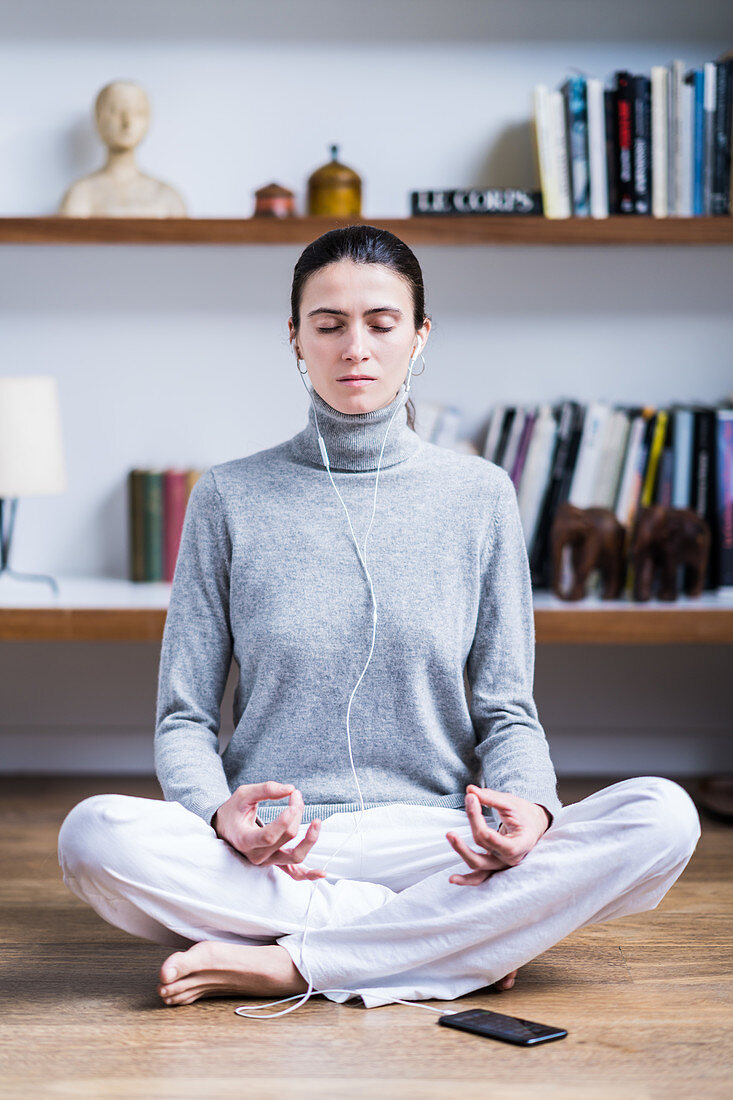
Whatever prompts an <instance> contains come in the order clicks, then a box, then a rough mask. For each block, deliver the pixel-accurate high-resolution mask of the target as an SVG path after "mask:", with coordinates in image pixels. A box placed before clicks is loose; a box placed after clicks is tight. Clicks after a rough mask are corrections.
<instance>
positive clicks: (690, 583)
mask: <svg viewBox="0 0 733 1100" xmlns="http://www.w3.org/2000/svg"><path fill="white" fill-rule="evenodd" d="M709 553H710V527H709V525H708V523H707V522H706V521H705V520H704V519H703V517H702V516H698V514H697V512H695V511H693V510H692V509H691V508H668V507H667V506H666V505H664V504H652V505H651V506H650V507H648V508H640V509H639V512H638V514H637V518H636V524H635V527H634V535H633V539H632V543H631V561H632V564H633V566H634V599H635V600H649V599H651V598H652V593H653V589H654V581H655V577H656V575H657V574H659V578H660V584H659V599H660V600H676V599H677V577H678V571H679V567H680V565H688V566H689V567H690V572H689V574H688V580H687V583H686V584H685V591H686V593H687V595H688V596H699V595H700V594H701V592H702V590H703V585H704V582H705V570H706V568H707V563H708V555H709Z"/></svg>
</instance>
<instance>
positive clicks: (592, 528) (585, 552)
mask: <svg viewBox="0 0 733 1100" xmlns="http://www.w3.org/2000/svg"><path fill="white" fill-rule="evenodd" d="M625 537H626V528H625V527H624V525H623V524H622V523H619V521H618V519H617V518H616V516H615V514H614V513H613V512H612V511H611V509H610V508H577V507H576V506H575V505H574V504H570V502H569V501H563V503H562V504H560V505H558V507H557V510H556V512H555V516H554V519H553V522H552V530H551V531H550V552H551V554H552V591H553V592H554V593H555V595H556V596H559V597H560V599H563V600H582V599H583V597H584V596H585V594H586V592H585V587H586V582H587V580H588V576H589V574H590V572H591V570H592V569H599V570H600V572H601V579H602V584H603V588H602V593H601V595H602V598H603V599H604V600H615V599H617V598H618V596H619V594H620V592H621V588H622V586H623V581H624V573H625V569H624V541H625ZM566 546H570V547H571V550H572V554H571V560H572V572H573V579H572V584H571V586H570V588H569V590H568V591H567V592H563V591H562V588H561V585H562V559H563V550H564V548H565V547H566Z"/></svg>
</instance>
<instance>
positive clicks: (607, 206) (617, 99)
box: [534, 57, 733, 218]
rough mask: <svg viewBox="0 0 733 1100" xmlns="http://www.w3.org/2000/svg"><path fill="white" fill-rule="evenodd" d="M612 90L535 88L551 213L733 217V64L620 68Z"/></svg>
mask: <svg viewBox="0 0 733 1100" xmlns="http://www.w3.org/2000/svg"><path fill="white" fill-rule="evenodd" d="M611 84H612V87H611V88H606V87H604V84H603V82H602V81H601V80H600V79H598V78H597V77H593V76H588V75H580V74H579V75H574V76H570V77H568V79H567V80H566V81H565V83H564V84H563V85H562V86H561V88H560V89H559V90H550V89H549V88H548V86H547V85H546V84H537V85H535V88H534V127H535V140H536V151H537V159H538V165H539V174H540V182H541V187H542V203H543V209H544V214H545V216H546V217H548V218H569V217H571V216H575V217H580V218H587V217H591V218H607V217H608V216H609V214H651V215H652V216H654V217H655V218H666V217H694V216H697V215H705V214H707V215H711V214H731V213H733V187H731V145H732V144H733V137H732V131H733V107H732V102H733V58H730V57H728V58H724V59H721V60H719V61H709V62H706V63H705V64H704V65H703V66H702V68H700V69H690V70H688V69H687V66H686V65H685V62H684V61H681V60H679V59H678V60H674V61H672V62H671V64H670V65H655V66H652V68H651V72H650V75H649V76H647V75H645V74H633V73H631V72H628V71H627V70H618V71H616V72H615V73H614V74H613V78H612V81H611Z"/></svg>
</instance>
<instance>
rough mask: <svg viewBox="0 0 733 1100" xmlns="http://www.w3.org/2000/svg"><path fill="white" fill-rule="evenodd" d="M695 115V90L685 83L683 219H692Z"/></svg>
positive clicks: (680, 196)
mask: <svg viewBox="0 0 733 1100" xmlns="http://www.w3.org/2000/svg"><path fill="white" fill-rule="evenodd" d="M694 113H695V88H694V86H693V85H692V84H688V83H687V81H685V82H684V83H683V84H682V86H681V88H680V146H681V151H680V178H679V184H678V206H679V210H678V213H679V215H680V217H681V218H691V217H692V187H693V175H694V157H693V145H694V134H693V126H694Z"/></svg>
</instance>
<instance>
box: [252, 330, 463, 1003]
mask: <svg viewBox="0 0 733 1100" xmlns="http://www.w3.org/2000/svg"><path fill="white" fill-rule="evenodd" d="M421 344H422V342H421V341H418V345H417V348H416V350H415V353H414V355H413V357H412V359H411V360H410V366H409V370H408V372H407V378H406V380H405V382H404V383H403V386H404V390H405V396H407V394H408V393H409V391H410V376H411V374H412V368H413V366H414V365H415V360H416V359H417V356H418V352H419V350H420V347H421ZM298 373H299V374H300V377H301V380H302V382H303V385H304V386H305V389H306V392H307V393H308V396H309V397H310V399H311V404H312V405H313V415H314V417H315V421H316V431H317V433H318V446H319V448H320V451H321V457H322V458H323V463H324V465H325V467H326V471H327V473H328V476H329V478H330V480H331V484H332V485H333V487H334V489H335V490H336V495H337V496H338V498H339V500H340V501H341V504H342V506H343V509H344V512H345V513H346V520H347V522H348V524H349V530H350V531H351V537H352V539H353V540H354V545H355V546H356V552H357V554H358V555H359V561H360V562H361V564H362V566H363V569H364V572H365V574H366V578H367V581H368V582H369V591H370V593H371V597H372V605H373V615H372V644H371V648H370V650H369V656H368V657H367V662H366V664H365V665H364V668H363V670H362V673H361V676H360V677H359V679H358V680H357V682H356V684H355V685H354V690H353V691H352V693H351V696H350V698H349V705H348V708H347V711H346V738H347V744H348V748H349V761H350V763H351V771H352V773H353V776H354V782H355V783H356V789H357V791H358V792H359V804H360V807H361V810H362V812H363V810H364V797H363V795H362V792H361V786H360V785H359V778H358V776H357V774H356V768H355V766H354V755H353V752H352V748H351V728H350V725H349V715H350V713H351V704H352V702H353V699H354V695H355V694H356V690H357V688H358V687H359V684H360V683H361V681H362V679H363V678H364V674H365V672H366V670H367V668H368V667H369V662H370V661H371V659H372V653H373V652H374V643H375V641H376V635H377V598H376V595H375V593H374V585H373V583H372V577H371V574H370V572H369V569H368V567H367V564H366V548H367V541H368V539H369V534H370V532H371V529H372V524H373V523H374V516H375V513H376V509H377V487H378V485H379V471H380V468H381V465H382V455H383V454H384V448H385V444H386V442H387V436H388V435H389V429H390V428H391V427H392V421H393V420H394V418H395V416H396V415H397V413H398V412H399V410H400V409H401V408H402V407H403V403H402V402H401V403H400V404H399V405H398V406H397V408H396V409H395V410H394V412H393V413H392V416H391V417H390V421H389V424H388V425H387V431H386V432H385V433H384V440H383V441H382V449H381V451H380V452H379V461H378V462H377V476H376V479H375V481H374V504H373V506H372V516H371V519H370V521H369V527H368V528H367V533H366V535H365V536H364V552H363V554H362V551H361V550H360V549H359V542H358V540H357V537H356V535H355V533H354V528H353V526H352V523H351V517H350V516H349V510H348V508H347V507H346V504H345V503H344V499H343V497H342V496H341V493H340V492H339V491H338V488H337V486H336V482H335V481H334V480H333V475H332V474H331V464H330V462H329V458H328V452H327V450H326V444H325V442H324V439H323V436H322V435H321V429H320V425H319V423H318V412H317V410H316V404H315V401H314V400H313V391H312V390H310V389H309V388H308V384H307V383H306V381H305V378H304V376H303V374H302V373H301V372H300V368H298ZM360 820H361V819H360V818H359V817H358V816H356V815H355V828H354V829H352V831H351V832H350V833H349V835H348V836H347V837H346V838H345V840H344V841H343V842H342V843H341V844H340V845H339V847H338V848H337V849H336V851H335V852H333V853H332V854H331V855H330V856H329V858H328V859H327V860H326V862H325V864H324V865H323V867H322V868H321V870H323V871H325V870H326V868H327V867H328V865H329V863H330V862H331V861H332V860H333V859H334V858H335V857H336V856H337V855H338V854H339V852H340V851H341V849H342V848H343V847H344V844H346V843H347V841H350V840H351V839H352V837H354V836H355V835H356V833H358V831H359V825H360ZM316 890H317V883H315V882H314V884H313V889H312V890H311V896H310V900H309V902H308V908H307V909H306V912H305V923H304V926H303V942H302V943H301V947H300V958H301V964H302V966H303V967H304V969H305V970H306V971H307V981H308V988H307V990H306V991H305V993H302V994H301V993H296V994H295V995H294V996H293V997H284V998H283V999H282V1000H279V1001H269V1002H267V1003H266V1004H261V1005H240V1006H239V1007H238V1008H235V1009H234V1011H235V1012H236V1013H237V1015H238V1016H249V1017H250V1018H251V1019H253V1020H272V1019H274V1018H275V1017H276V1016H286V1015H287V1014H288V1013H289V1012H294V1011H295V1010H296V1008H300V1006H301V1005H302V1004H305V1002H306V1001H307V1000H308V999H309V998H310V997H311V996H312V995H313V994H314V993H353V994H354V995H356V996H358V991H357V990H355V989H315V988H314V986H313V980H312V976H311V971H310V967H309V966H308V963H307V961H306V958H305V950H304V949H305V944H306V938H307V934H308V918H309V916H310V909H311V905H312V904H313V898H314V897H315V896H316ZM394 1000H395V1001H397V1002H399V1003H400V1004H405V1005H412V1007H413V1008H424V1009H427V1010H428V1011H429V1012H437V1013H439V1014H445V1013H444V1010H443V1009H440V1008H431V1007H430V1006H429V1005H421V1004H417V1003H416V1002H415V1001H403V1000H401V998H399V997H395V998H394ZM287 1001H297V1004H294V1005H291V1006H290V1008H285V1009H282V1011H280V1012H269V1013H267V1015H263V1014H262V1013H260V1012H257V1011H255V1010H257V1009H260V1008H274V1007H275V1005H279V1004H286V1002H287Z"/></svg>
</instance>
